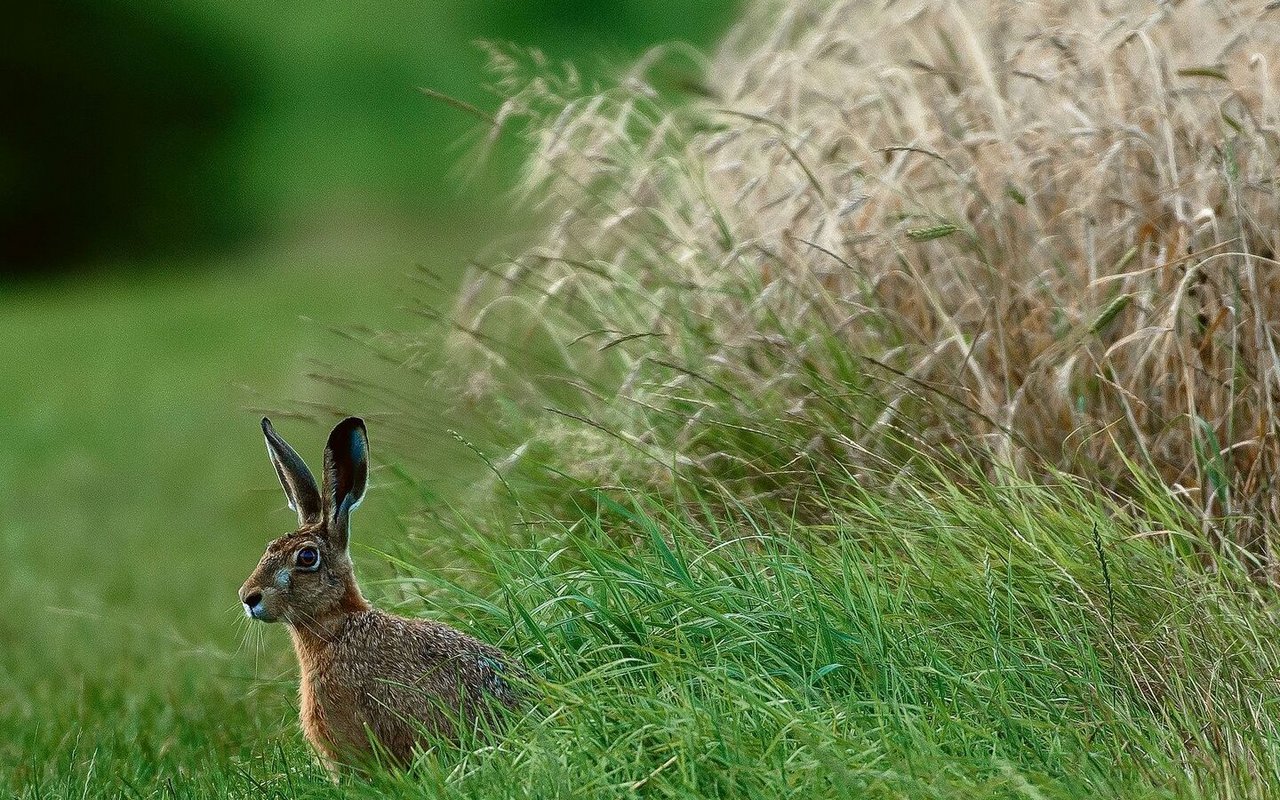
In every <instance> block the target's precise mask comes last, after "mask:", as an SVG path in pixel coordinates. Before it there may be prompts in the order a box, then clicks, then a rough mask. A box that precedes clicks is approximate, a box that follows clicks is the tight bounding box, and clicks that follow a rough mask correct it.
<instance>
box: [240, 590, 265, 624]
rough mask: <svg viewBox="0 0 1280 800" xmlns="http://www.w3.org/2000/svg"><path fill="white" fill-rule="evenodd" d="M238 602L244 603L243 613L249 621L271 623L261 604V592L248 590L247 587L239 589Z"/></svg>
mask: <svg viewBox="0 0 1280 800" xmlns="http://www.w3.org/2000/svg"><path fill="white" fill-rule="evenodd" d="M240 602H241V603H244V613H245V615H246V616H248V617H249V618H250V619H258V620H262V621H263V622H271V618H270V615H268V614H267V608H266V606H264V605H263V604H262V592H261V591H259V590H258V589H250V588H248V587H244V588H242V589H240Z"/></svg>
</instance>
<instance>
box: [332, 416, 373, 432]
mask: <svg viewBox="0 0 1280 800" xmlns="http://www.w3.org/2000/svg"><path fill="white" fill-rule="evenodd" d="M367 430H368V429H367V428H365V425H364V420H362V419H360V418H359V417H347V418H346V419H344V420H343V421H342V422H339V423H338V424H337V425H334V426H333V433H335V434H336V433H339V432H344V433H345V432H349V431H360V432H362V433H365V432H367Z"/></svg>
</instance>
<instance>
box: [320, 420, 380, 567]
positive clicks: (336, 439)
mask: <svg viewBox="0 0 1280 800" xmlns="http://www.w3.org/2000/svg"><path fill="white" fill-rule="evenodd" d="M368 483H369V434H368V432H367V431H365V428H364V420H362V419H360V418H359V417H347V418H346V419H344V420H343V421H342V422H339V423H338V424H337V426H335V427H334V429H333V431H332V432H331V433H330V434H329V443H328V444H327V445H325V448H324V495H323V497H324V519H325V523H326V524H327V525H328V527H329V539H330V541H331V543H332V544H333V545H334V546H335V547H342V548H345V547H346V546H347V540H348V539H349V538H350V533H351V511H352V510H353V509H354V508H355V507H356V506H358V505H360V501H361V500H363V499H364V490H365V487H366V486H367V485H368Z"/></svg>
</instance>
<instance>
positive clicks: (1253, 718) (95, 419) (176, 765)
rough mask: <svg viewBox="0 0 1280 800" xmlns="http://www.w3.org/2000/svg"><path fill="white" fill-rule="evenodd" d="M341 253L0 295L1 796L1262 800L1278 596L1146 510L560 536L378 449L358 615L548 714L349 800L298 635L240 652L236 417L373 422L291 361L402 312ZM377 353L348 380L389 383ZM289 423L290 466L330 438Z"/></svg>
mask: <svg viewBox="0 0 1280 800" xmlns="http://www.w3.org/2000/svg"><path fill="white" fill-rule="evenodd" d="M450 246H452V245H449V244H448V243H443V244H441V245H440V249H442V250H447V249H448V248H449V247H450ZM342 260H343V259H342V258H340V257H334V258H333V259H332V260H330V261H328V262H325V261H324V260H323V259H306V258H303V259H297V258H296V257H295V261H294V262H293V263H295V264H298V265H299V266H295V267H288V266H280V265H279V264H277V265H276V266H274V267H271V268H267V269H262V270H258V271H254V272H247V271H246V272H238V271H226V272H215V273H212V274H207V275H204V276H201V277H193V278H189V279H183V280H180V281H178V282H176V283H157V284H120V285H115V286H96V287H86V288H84V289H83V290H74V289H70V287H67V290H66V291H60V292H50V293H48V294H27V295H25V296H22V297H16V298H11V300H12V302H7V308H6V311H7V313H6V314H5V316H4V320H5V324H6V325H8V326H9V327H8V329H7V330H6V331H5V333H6V335H5V336H4V337H0V338H2V340H3V341H4V343H5V344H4V347H5V348H6V351H5V352H4V356H5V358H6V359H7V361H8V363H10V364H11V365H12V366H11V369H10V371H9V373H8V380H7V381H6V383H5V385H4V389H3V392H4V394H3V395H2V397H3V402H4V407H5V409H6V419H9V420H15V421H18V423H19V424H15V425H11V430H10V439H9V441H8V446H7V447H6V448H5V450H4V456H3V457H4V461H3V472H2V473H0V475H2V476H3V486H4V489H5V495H6V496H7V497H9V498H11V503H10V504H9V508H8V510H7V512H6V514H5V518H4V523H3V525H4V528H3V530H4V542H5V550H4V553H5V558H4V561H3V564H2V565H0V569H2V570H3V572H2V573H0V580H2V582H3V586H4V590H3V591H4V596H3V600H4V602H5V604H6V606H7V608H8V609H9V612H8V613H6V615H4V617H3V618H2V620H0V642H2V643H3V647H2V648H0V723H2V726H3V728H2V729H3V731H4V735H3V736H2V737H0V765H3V766H2V767H0V768H2V769H3V774H2V777H0V780H2V781H3V783H0V786H3V787H4V789H5V790H6V792H7V793H9V794H10V795H12V796H14V797H18V798H35V797H144V798H162V797H273V798H306V797H380V796H387V795H393V796H427V797H430V796H446V797H473V796H511V795H523V796H537V797H541V796H570V795H572V796H595V797H638V796H654V797H692V796H735V797H737V796H759V797H777V796H785V795H787V794H794V795H797V796H826V797H966V798H969V797H1089V796H1093V797H1097V796H1102V797H1116V796H1122V797H1197V796H1218V797H1220V796H1232V797H1251V796H1256V797H1261V796H1265V795H1266V794H1267V792H1268V790H1269V789H1268V787H1269V786H1271V785H1274V783H1275V781H1276V780H1280V730H1278V729H1277V726H1276V723H1275V720H1276V719H1277V714H1276V711H1277V709H1276V703H1277V701H1276V700H1275V698H1274V692H1273V691H1272V686H1273V676H1274V675H1275V674H1276V672H1277V669H1280V643H1278V642H1277V640H1276V639H1275V637H1274V636H1272V635H1271V634H1270V632H1271V630H1272V628H1273V626H1274V624H1275V618H1274V617H1275V614H1274V611H1273V610H1272V608H1271V604H1270V602H1269V601H1270V599H1271V596H1270V593H1269V592H1268V591H1264V590H1262V589H1259V588H1258V587H1257V586H1256V585H1255V584H1253V583H1251V582H1250V581H1249V580H1248V579H1247V577H1245V576H1244V575H1243V573H1242V571H1241V570H1239V569H1236V568H1235V567H1234V566H1233V563H1232V562H1231V560H1230V559H1223V560H1221V561H1220V562H1219V563H1218V565H1217V567H1216V569H1214V570H1208V569H1205V568H1204V567H1203V566H1202V564H1201V560H1200V559H1199V558H1198V557H1197V553H1198V550H1197V547H1196V546H1194V545H1195V543H1196V542H1198V541H1199V539H1200V537H1199V535H1198V533H1196V532H1195V530H1194V522H1193V520H1192V518H1191V517H1190V515H1189V514H1187V513H1186V512H1185V510H1183V509H1180V508H1179V507H1178V505H1177V504H1176V503H1173V502H1171V501H1170V500H1168V499H1167V496H1166V495H1164V494H1163V493H1161V492H1157V491H1153V492H1151V493H1149V494H1144V495H1141V496H1140V499H1141V503H1140V504H1139V505H1137V506H1135V505H1133V504H1130V503H1120V502H1118V501H1115V500H1111V499H1108V498H1106V497H1103V496H1100V495H1097V494H1095V493H1093V492H1091V491H1089V490H1087V489H1085V488H1082V487H1081V486H1080V485H1078V484H1076V483H1072V482H1068V481H1066V480H1065V479H1064V480H1063V482H1061V483H1058V484H1056V485H1051V486H1038V485H1033V484H1026V483H1022V482H1019V481H1016V480H1012V479H1010V480H1008V481H999V482H994V483H993V482H991V481H986V480H982V479H974V480H973V481H972V482H971V485H970V488H967V489H966V488H960V487H959V486H957V485H955V484H953V483H951V482H949V481H948V480H946V479H944V478H943V477H941V472H938V473H933V474H930V473H928V472H927V469H928V465H927V462H922V463H923V464H924V466H923V467H922V470H924V471H920V470H918V471H917V473H916V477H908V478H901V477H900V478H899V479H898V480H897V481H896V482H894V486H893V488H892V489H882V490H865V489H863V488H860V485H859V482H857V481H855V480H853V479H852V478H851V477H850V476H847V475H839V474H824V475H817V476H814V480H815V481H816V482H817V483H819V484H821V485H823V486H825V487H826V494H825V501H824V502H825V505H826V507H827V509H828V511H829V514H828V517H827V519H826V520H825V521H823V522H821V523H809V524H802V523H801V522H799V521H797V520H796V519H795V518H793V517H792V516H790V515H787V514H784V513H780V512H779V511H778V510H777V509H776V507H775V509H774V510H772V511H770V510H768V509H767V507H764V506H755V505H743V504H739V503H738V502H737V501H735V500H734V499H733V498H730V497H723V496H702V495H699V493H698V490H696V489H693V488H688V487H686V488H684V489H680V490H678V491H675V492H674V493H673V494H672V495H670V496H668V497H666V498H659V497H655V496H645V495H642V494H630V493H627V492H625V491H620V490H613V491H611V492H607V493H605V492H600V491H595V490H589V489H582V490H579V491H576V492H573V493H572V494H571V495H568V496H566V497H563V498H561V502H560V503H558V504H557V507H558V508H562V509H563V508H577V509H578V510H577V512H576V513H572V514H565V515H564V516H563V517H562V518H553V517H551V516H550V515H549V513H548V512H547V511H546V510H545V509H546V508H547V507H546V506H543V505H539V504H538V502H537V501H536V500H535V499H533V498H530V499H529V500H528V502H526V503H525V504H524V505H522V506H521V508H520V509H518V510H516V511H510V510H509V511H508V513H509V514H512V515H514V516H515V517H517V519H518V521H520V522H523V524H516V525H513V526H510V527H505V528H502V527H498V519H497V518H496V517H495V518H492V519H491V518H488V517H476V516H474V515H471V514H469V513H466V512H463V513H457V514H454V513H450V512H449V511H448V510H447V509H445V508H444V507H443V506H435V507H434V511H435V512H437V513H436V517H435V521H434V522H432V521H431V519H432V518H430V517H423V516H421V515H417V514H412V513H410V512H412V511H414V510H415V508H416V507H417V506H418V505H421V504H422V502H423V500H422V498H423V497H424V496H426V497H430V496H431V495H433V494H435V493H439V492H442V490H440V487H438V486H437V485H436V484H435V483H434V482H433V476H432V473H431V471H430V470H429V469H426V468H423V470H422V472H421V475H422V476H423V478H422V480H421V481H415V482H408V481H405V480H404V478H403V477H401V476H400V475H399V474H397V470H395V469H388V466H390V464H389V463H388V462H389V461H390V462H391V463H393V464H394V463H400V462H401V459H400V458H399V457H397V458H396V459H388V457H387V456H386V455H381V456H379V458H378V466H379V467H380V469H379V470H378V471H377V472H376V473H375V475H376V479H375V489H376V491H375V492H374V493H373V494H372V495H371V497H370V501H369V503H367V504H366V506H365V507H364V508H362V510H361V514H360V517H361V518H360V521H359V525H358V528H357V534H356V535H357V544H358V546H357V550H356V556H357V559H358V565H359V567H360V571H361V574H362V575H363V576H365V578H366V584H367V590H368V592H369V594H370V595H371V596H372V597H373V598H374V599H376V600H377V601H378V602H379V603H380V604H382V605H384V606H386V607H389V608H393V609H395V610H398V611H400V612H401V613H405V614H410V615H428V616H431V617H433V618H437V619H443V620H447V621H450V622H452V623H454V624H457V625H459V626H461V627H463V628H465V629H467V630H470V631H472V632H474V633H476V634H478V635H480V636H482V637H484V638H486V639H488V640H490V641H493V642H495V643H499V644H501V645H502V646H503V647H505V648H507V649H508V650H509V651H511V652H513V653H515V654H518V655H519V656H520V657H521V658H522V659H523V660H524V661H525V662H526V663H527V664H528V665H529V666H530V667H531V669H532V671H533V674H534V675H535V680H536V687H535V689H536V692H537V701H536V703H534V704H533V705H532V706H531V707H530V709H529V710H528V711H527V712H526V713H525V714H523V715H522V716H520V717H519V718H517V719H516V720H514V721H513V726H512V728H511V730H510V732H509V734H508V735H507V736H506V737H505V738H503V739H502V740H500V741H499V742H496V743H493V744H479V743H477V744H473V745H472V746H470V747H467V748H464V749H462V750H460V751H456V752H442V753H433V754H428V755H426V756H424V757H423V759H422V761H421V763H420V764H419V765H418V768H417V769H416V770H415V771H414V772H412V773H409V774H376V775H374V776H372V777H371V778H370V779H369V780H367V781H359V780H352V781H349V782H348V783H347V784H346V785H344V786H340V787H335V786H333V785H332V784H330V783H329V781H328V779H327V776H326V775H325V773H324V772H323V771H322V770H321V769H319V768H318V766H317V765H316V764H315V762H314V760H313V758H312V756H311V754H310V752H309V750H308V749H307V746H306V744H305V742H304V741H303V740H302V737H301V735H300V732H299V731H298V728H297V724H296V720H295V718H294V716H295V709H294V707H293V702H294V701H293V697H294V694H295V678H294V667H293V664H292V654H291V653H290V652H289V647H288V643H287V640H286V637H285V636H284V632H283V630H281V629H279V628H266V627H261V626H260V627H253V628H245V627H244V626H243V620H242V619H241V618H240V616H239V611H238V609H237V608H236V603H235V596H234V592H235V589H236V588H237V586H238V585H239V582H240V580H241V579H242V578H243V576H244V574H245V573H246V572H247V571H248V569H250V568H251V566H252V564H253V563H254V561H255V560H256V558H257V555H258V551H259V548H260V547H261V544H262V542H263V541H264V540H265V539H267V538H268V537H270V536H271V535H273V534H275V533H277V532H278V531H280V530H283V529H284V528H286V527H288V524H289V519H288V517H289V515H288V512H287V511H285V510H284V509H283V508H282V503H281V501H280V498H279V497H278V495H277V490H276V488H275V486H274V476H273V475H272V474H271V472H270V468H269V467H268V466H267V465H266V462H265V459H264V458H263V457H262V453H261V452H260V443H259V441H258V436H257V432H256V428H255V421H256V420H255V418H256V413H257V412H256V409H255V408H254V407H256V406H261V405H276V404H277V403H280V404H283V401H284V399H289V398H300V397H301V398H303V399H307V400H310V401H312V402H315V403H317V404H319V406H320V407H321V408H323V407H324V406H325V405H327V404H329V403H335V404H342V403H349V402H357V401H360V402H367V401H368V396H367V394H368V393H360V392H356V391H355V390H354V389H351V388H347V389H338V388H335V384H334V383H322V382H309V381H300V379H299V378H298V376H299V375H302V374H305V373H306V372H307V371H308V369H309V367H308V366H307V363H306V362H305V361H301V362H300V361H298V360H297V358H296V357H295V355H294V354H295V353H296V352H326V353H329V354H332V353H334V352H335V347H334V345H333V342H335V341H341V339H336V338H334V337H332V336H331V335H329V334H325V333H324V332H323V330H324V326H325V325H327V324H350V323H361V322H371V321H373V320H372V319H371V318H370V315H379V314H380V315H381V316H380V317H378V319H380V320H382V321H384V322H386V321H387V320H388V317H387V314H388V312H387V311H386V309H390V308H394V307H395V306H396V304H397V302H396V299H395V298H396V297H398V296H400V291H399V287H401V286H402V285H403V284H402V283H401V282H400V281H398V280H396V279H394V278H392V277H391V275H393V274H394V273H395V271H396V269H397V268H398V266H399V264H400V262H399V260H398V259H397V258H394V257H393V258H390V259H386V263H387V266H386V268H385V269H382V270H381V271H380V272H378V273H375V275H377V276H378V277H377V278H376V279H372V278H371V279H370V280H368V281H353V280H352V278H353V276H352V275H351V273H350V271H349V270H347V269H346V268H344V267H342V266H340V263H339V262H341V261H342ZM303 263H305V265H306V267H305V268H303V266H301V264H303ZM228 269H230V267H229V268H228ZM302 284H306V285H307V286H308V287H310V288H309V290H308V291H301V290H300V289H299V287H300V286H301V285H302ZM376 309H383V311H380V312H379V311H377V310H376ZM232 312H234V313H232ZM299 314H304V315H309V316H311V317H314V318H316V320H317V323H315V324H307V323H304V322H299V321H298V320H297V315H299ZM214 329H216V330H219V331H220V333H219V335H218V336H217V337H212V336H210V335H209V334H208V331H210V330H214ZM191 330H195V331H199V333H188V331H191ZM32 341H39V342H40V343H41V344H40V348H39V349H38V350H35V349H33V348H32V347H31V345H30V343H31V342H32ZM313 348H314V349H313ZM34 352H38V353H40V354H41V355H42V356H44V357H45V359H46V360H44V361H41V360H38V359H36V358H34V357H33V356H32V355H31V354H32V353H34ZM52 353H57V354H60V355H59V358H60V359H62V361H61V363H62V364H64V365H66V366H65V368H62V369H57V370H51V369H50V368H49V362H48V361H47V358H49V357H50V356H49V355H48V354H52ZM140 354H145V357H144V356H143V355H140ZM362 358H363V356H362V355H361V351H360V350H359V349H355V348H353V349H351V350H350V352H349V358H348V360H347V362H346V364H347V366H346V367H341V366H340V367H339V368H345V369H347V370H351V371H352V372H353V373H355V374H360V372H361V371H365V370H368V371H370V372H374V373H376V370H373V368H372V365H371V364H369V363H368V362H366V361H363V360H361V359H362ZM339 360H340V359H339ZM73 367H74V368H73ZM228 376H236V378H235V379H234V380H229V379H228ZM237 383H248V384H252V385H256V386H257V387H258V392H257V393H247V392H246V391H245V390H244V389H242V388H238V387H237V385H236V384H237ZM264 398H265V399H264ZM277 398H279V400H277ZM301 407H302V408H307V409H308V410H311V406H307V405H303V406H301ZM314 415H315V416H316V417H317V419H318V420H323V419H325V413H324V412H323V411H321V410H316V411H314ZM393 422H394V420H393V419H387V420H384V428H383V429H384V430H391V431H402V429H401V428H398V427H396V426H395V425H393V424H392V423H393ZM281 427H282V428H283V429H284V430H285V432H286V433H287V434H289V435H291V437H292V438H293V439H295V440H296V441H298V442H299V443H300V444H301V445H302V447H303V450H304V452H306V453H308V454H310V453H311V452H312V451H314V450H315V449H316V448H317V447H318V442H319V436H320V433H321V432H322V430H323V428H322V427H321V426H318V425H307V424H304V423H303V422H302V421H298V420H282V421H281ZM374 430H375V432H376V431H377V430H378V428H376V427H375V428H374ZM308 432H311V433H313V434H314V436H313V439H314V442H312V443H311V444H315V445H316V447H312V446H309V445H308V443H307V440H306V435H307V433H308ZM407 436H408V434H406V433H403V431H402V432H401V433H400V434H398V435H397V436H395V437H388V438H394V439H395V440H396V447H400V448H403V447H404V444H405V442H406V441H409V440H410V439H411V437H409V438H406V437H407ZM374 441H375V444H376V443H377V442H378V439H377V438H376V433H375V439H374ZM394 450H395V447H391V446H388V447H384V448H383V449H382V450H379V451H377V452H378V453H381V454H385V453H387V452H393V451H394ZM405 459H408V456H405ZM413 460H414V461H415V462H416V463H427V462H429V461H430V459H429V457H427V456H424V455H423V454H421V453H419V454H417V455H416V456H415V457H414V459H413ZM470 461H471V462H478V461H479V459H477V458H472V459H470ZM461 463H462V462H460V461H459V460H458V459H456V458H453V457H450V458H449V460H448V461H447V462H443V463H441V464H439V465H438V469H439V470H440V472H441V473H443V472H445V471H446V466H447V467H448V468H450V469H458V468H459V466H460V464H461ZM476 466H478V464H472V465H471V466H470V467H466V468H465V469H466V470H467V471H468V472H469V474H474V472H473V471H472V470H473V468H474V467H476ZM566 501H567V502H566ZM521 517H523V519H520V518H521ZM406 519H407V520H409V527H410V528H411V529H412V530H411V531H410V535H409V536H407V537H406V536H404V535H402V532H403V529H404V525H403V524H398V523H397V520H406ZM442 552H449V553H451V554H452V556H451V557H452V559H453V563H452V564H445V563H442V562H440V561H439V560H438V558H437V557H438V554H439V553H442ZM463 564H465V565H468V567H469V569H468V571H467V573H466V574H465V576H463V575H459V574H455V573H454V572H446V571H441V569H440V568H441V567H446V566H456V565H463ZM248 631H252V633H251V634H249V633H247V632H248Z"/></svg>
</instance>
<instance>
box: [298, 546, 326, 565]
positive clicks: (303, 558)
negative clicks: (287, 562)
mask: <svg viewBox="0 0 1280 800" xmlns="http://www.w3.org/2000/svg"><path fill="white" fill-rule="evenodd" d="M294 561H295V562H296V563H297V565H298V566H300V567H302V568H303V569H315V568H316V567H317V566H318V565H319V564H320V551H319V550H317V549H315V548H314V547H304V548H302V549H301V550H299V551H298V554H297V555H296V556H294Z"/></svg>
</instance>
